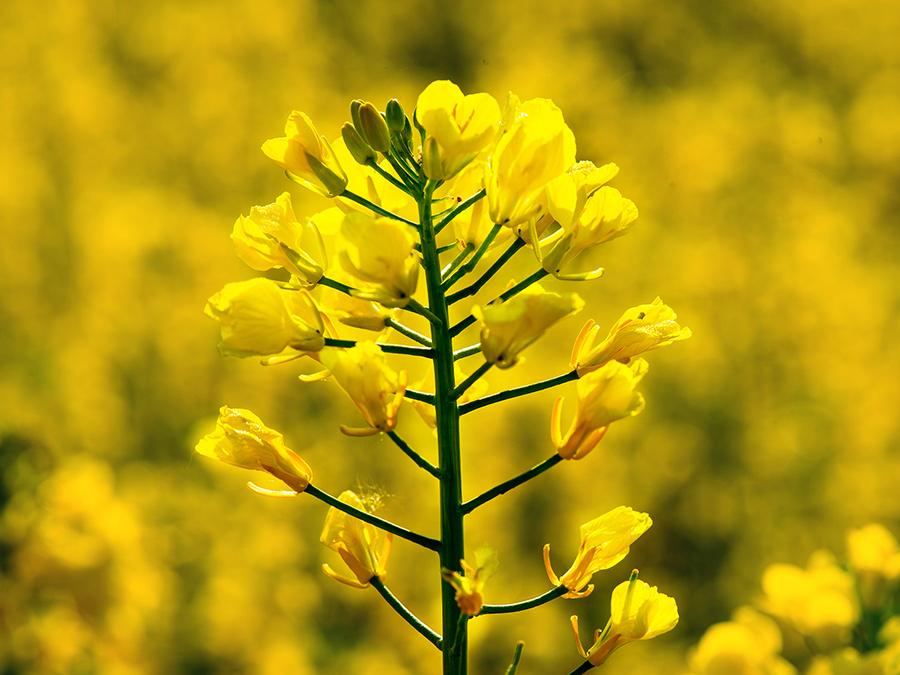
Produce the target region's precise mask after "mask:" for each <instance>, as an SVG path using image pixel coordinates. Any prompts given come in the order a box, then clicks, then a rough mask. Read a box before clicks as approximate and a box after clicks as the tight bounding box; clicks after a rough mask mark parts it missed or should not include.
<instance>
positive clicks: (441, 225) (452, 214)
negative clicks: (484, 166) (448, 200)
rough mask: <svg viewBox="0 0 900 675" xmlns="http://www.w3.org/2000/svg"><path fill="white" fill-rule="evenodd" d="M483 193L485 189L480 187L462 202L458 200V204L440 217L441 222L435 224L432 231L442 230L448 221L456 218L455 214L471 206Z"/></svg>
mask: <svg viewBox="0 0 900 675" xmlns="http://www.w3.org/2000/svg"><path fill="white" fill-rule="evenodd" d="M484 195H485V191H484V189H481V190H479V191H478V192H476V193H475V194H474V195H472V196H471V197H469V198H468V199H466V200H465V201H464V202H460V204H459V206H457V207H456V208H455V209H453V210H452V211H451V212H450V213H449V214H447V215H446V216H444V217H443V218H441V222H439V223H438V224H437V225H435V226H434V233H435V234H437V233H438V232H440V231H441V230H443V229H444V228H445V227H447V225H448V224H449V223H450V221H452V220H453V219H454V218H456V216H458V215H459V214H460V213H462V212H463V211H465V210H466V209H467V208H469V207H470V206H472V204H474V203H475V202H477V201H478V200H479V199H481V198H482V197H484Z"/></svg>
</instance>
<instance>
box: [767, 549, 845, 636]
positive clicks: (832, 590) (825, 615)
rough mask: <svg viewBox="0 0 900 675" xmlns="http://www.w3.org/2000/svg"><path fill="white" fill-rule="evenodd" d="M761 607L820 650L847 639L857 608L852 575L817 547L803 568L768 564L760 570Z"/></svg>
mask: <svg viewBox="0 0 900 675" xmlns="http://www.w3.org/2000/svg"><path fill="white" fill-rule="evenodd" d="M762 586H763V591H764V592H765V594H766V597H765V601H764V603H763V606H762V609H764V610H765V611H767V612H769V613H771V614H774V615H775V616H778V617H782V618H784V619H786V620H787V621H789V622H790V623H792V624H793V626H794V627H795V628H796V629H797V630H798V631H800V633H802V634H803V635H804V636H806V637H807V638H809V639H810V640H811V641H812V643H813V644H815V645H816V647H817V648H819V649H821V650H822V651H831V650H833V649H835V648H837V647H840V646H843V645H846V644H848V643H849V642H850V639H851V632H852V629H853V627H854V626H855V625H856V623H857V621H859V615H860V609H859V601H858V599H857V593H856V587H855V583H854V579H853V576H852V575H851V574H849V573H848V572H846V571H844V570H842V569H841V568H840V567H839V566H838V565H837V564H836V563H835V561H834V558H833V556H832V555H831V554H830V553H828V552H827V551H817V552H816V553H814V554H813V555H812V556H811V558H810V561H809V565H808V566H807V568H806V569H801V568H800V567H796V566H795V565H786V564H775V565H770V566H769V567H768V568H767V569H766V571H765V572H764V573H763V578H762Z"/></svg>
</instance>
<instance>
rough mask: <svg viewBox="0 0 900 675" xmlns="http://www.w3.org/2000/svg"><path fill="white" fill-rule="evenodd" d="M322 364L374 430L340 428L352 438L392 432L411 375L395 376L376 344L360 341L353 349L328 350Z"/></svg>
mask: <svg viewBox="0 0 900 675" xmlns="http://www.w3.org/2000/svg"><path fill="white" fill-rule="evenodd" d="M319 361H320V362H321V363H322V365H323V366H325V367H326V368H327V369H328V370H329V371H330V372H331V374H332V375H333V376H334V379H335V381H336V382H337V383H338V385H339V386H340V388H341V389H343V390H344V392H345V393H346V394H347V396H349V397H350V400H351V401H353V403H355V404H356V407H357V408H359V411H360V412H361V413H362V414H363V417H365V418H366V421H367V422H368V423H369V425H370V427H371V428H364V429H352V428H348V427H344V426H342V427H341V431H343V432H344V433H345V434H347V435H349V436H369V435H372V434H377V433H378V432H380V431H391V430H392V429H393V428H394V427H395V426H396V424H397V412H398V411H399V409H400V404H401V403H403V396H404V394H405V393H406V385H407V381H408V376H407V373H406V371H405V370H403V371H400V373H399V374H398V373H396V372H394V371H393V370H391V368H390V367H389V366H388V364H387V359H386V358H385V357H384V354H383V353H382V351H381V350H380V349H379V348H378V347H377V346H376V345H375V343H374V342H360V343H358V344H357V345H356V346H355V347H351V348H350V349H338V348H327V349H323V350H322V351H321V353H320V354H319Z"/></svg>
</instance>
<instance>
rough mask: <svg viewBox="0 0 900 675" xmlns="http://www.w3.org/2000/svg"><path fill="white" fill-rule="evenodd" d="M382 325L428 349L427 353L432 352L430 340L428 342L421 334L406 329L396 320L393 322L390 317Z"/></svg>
mask: <svg viewBox="0 0 900 675" xmlns="http://www.w3.org/2000/svg"><path fill="white" fill-rule="evenodd" d="M384 325H385V326H388V327H390V328H393V329H394V330H395V331H397V332H398V333H400V334H401V335H405V336H406V337H408V338H409V339H410V340H412V341H413V342H418V343H419V344H420V345H424V346H426V347H428V350H429V351H433V350H432V349H431V340H429V339H428V338H427V337H425V336H424V335H422V334H421V333H417V332H416V331H414V330H413V329H412V328H407V327H406V326H404V325H403V324H402V323H398V322H397V321H396V320H394V319H392V318H390V317H388V318H387V319H386V320H385V322H384ZM430 356H431V354H429V357H430Z"/></svg>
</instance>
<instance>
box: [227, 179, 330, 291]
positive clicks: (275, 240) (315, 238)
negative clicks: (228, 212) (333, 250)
mask: <svg viewBox="0 0 900 675" xmlns="http://www.w3.org/2000/svg"><path fill="white" fill-rule="evenodd" d="M304 238H306V239H308V240H310V242H311V243H312V244H313V245H314V248H315V253H314V254H313V255H311V254H310V253H309V252H308V250H307V249H308V248H309V247H306V248H304V246H303V239H304ZM231 239H232V241H233V242H234V249H235V251H236V252H237V254H238V257H239V258H240V259H241V260H243V261H244V262H245V263H247V264H248V265H249V266H250V267H252V268H253V269H255V270H259V271H263V270H269V269H272V268H273V267H283V268H284V269H286V270H288V271H289V272H290V273H291V274H293V275H294V276H295V277H297V279H299V280H300V281H301V282H303V283H305V284H307V285H309V286H313V285H315V284H316V283H317V282H318V281H319V279H321V278H322V274H323V273H324V269H325V267H326V266H327V264H328V261H327V258H326V255H325V244H324V242H323V241H322V236H321V235H320V234H319V230H318V229H317V228H316V226H315V225H313V224H312V223H310V222H307V223H299V222H297V217H296V216H295V215H294V209H293V207H292V206H291V195H290V193H288V192H284V193H282V194H281V196H279V197H278V199H276V200H275V203H274V204H268V205H266V206H254V207H253V208H252V209H250V215H249V216H239V217H238V219H237V220H236V221H235V223H234V230H233V231H232V233H231Z"/></svg>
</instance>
